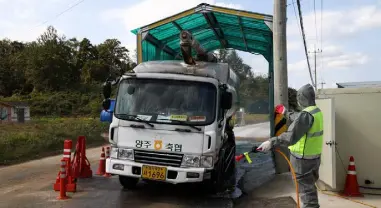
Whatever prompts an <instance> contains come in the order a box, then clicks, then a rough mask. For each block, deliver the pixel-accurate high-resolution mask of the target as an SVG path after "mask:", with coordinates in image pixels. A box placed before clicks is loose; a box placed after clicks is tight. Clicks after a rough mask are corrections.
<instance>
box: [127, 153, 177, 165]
mask: <svg viewBox="0 0 381 208" xmlns="http://www.w3.org/2000/svg"><path fill="white" fill-rule="evenodd" d="M134 157H135V162H139V163H147V164H153V165H165V166H172V167H180V166H181V162H182V160H183V155H182V154H173V153H164V152H152V151H144V150H134Z"/></svg>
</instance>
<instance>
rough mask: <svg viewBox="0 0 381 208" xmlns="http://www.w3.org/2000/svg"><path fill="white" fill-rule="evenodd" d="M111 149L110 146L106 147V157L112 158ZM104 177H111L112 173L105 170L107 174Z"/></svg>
mask: <svg viewBox="0 0 381 208" xmlns="http://www.w3.org/2000/svg"><path fill="white" fill-rule="evenodd" d="M110 150H111V148H110V147H106V159H108V158H110ZM103 177H106V178H109V177H111V174H110V173H107V171H105V174H104V175H103Z"/></svg>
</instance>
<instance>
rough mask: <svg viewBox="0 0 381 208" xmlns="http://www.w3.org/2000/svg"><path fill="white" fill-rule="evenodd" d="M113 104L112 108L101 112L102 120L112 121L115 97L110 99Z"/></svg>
mask: <svg viewBox="0 0 381 208" xmlns="http://www.w3.org/2000/svg"><path fill="white" fill-rule="evenodd" d="M110 101H111V105H110V108H109V109H107V110H102V112H101V122H109V123H111V122H112V115H113V113H114V109H115V99H110Z"/></svg>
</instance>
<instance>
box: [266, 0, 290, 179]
mask: <svg viewBox="0 0 381 208" xmlns="http://www.w3.org/2000/svg"><path fill="white" fill-rule="evenodd" d="M286 5H287V0H274V19H273V47H274V48H273V52H274V76H273V77H274V104H275V105H278V104H283V105H284V106H286V108H288V72H287V38H286V20H287V6H286ZM271 107H272V106H270V110H272V108H271ZM280 149H281V150H282V152H285V153H288V149H287V148H285V147H280ZM287 156H289V154H287ZM274 157H275V168H276V173H278V174H280V173H285V172H289V168H288V165H287V163H286V162H285V161H284V158H282V156H281V155H280V154H279V153H278V152H274Z"/></svg>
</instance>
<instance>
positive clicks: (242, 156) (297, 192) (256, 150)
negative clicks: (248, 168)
mask: <svg viewBox="0 0 381 208" xmlns="http://www.w3.org/2000/svg"><path fill="white" fill-rule="evenodd" d="M259 151H261V149H258V147H256V146H254V147H253V149H252V150H251V151H250V152H245V153H243V154H242V155H239V156H236V157H235V159H236V161H240V160H241V159H243V158H244V157H245V158H246V160H247V162H248V163H252V161H251V159H250V157H249V153H258V152H259ZM275 151H277V152H279V154H281V155H282V156H283V157H284V159H285V160H286V161H287V163H288V166H289V167H290V170H291V174H292V178H293V180H294V183H295V192H296V204H297V208H300V201H299V186H298V182H297V181H296V174H295V171H294V168H293V167H292V165H291V162H290V160H289V159H288V158H287V156H286V155H285V154H284V153H283V152H282V151H280V150H279V149H278V148H276V149H275Z"/></svg>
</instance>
